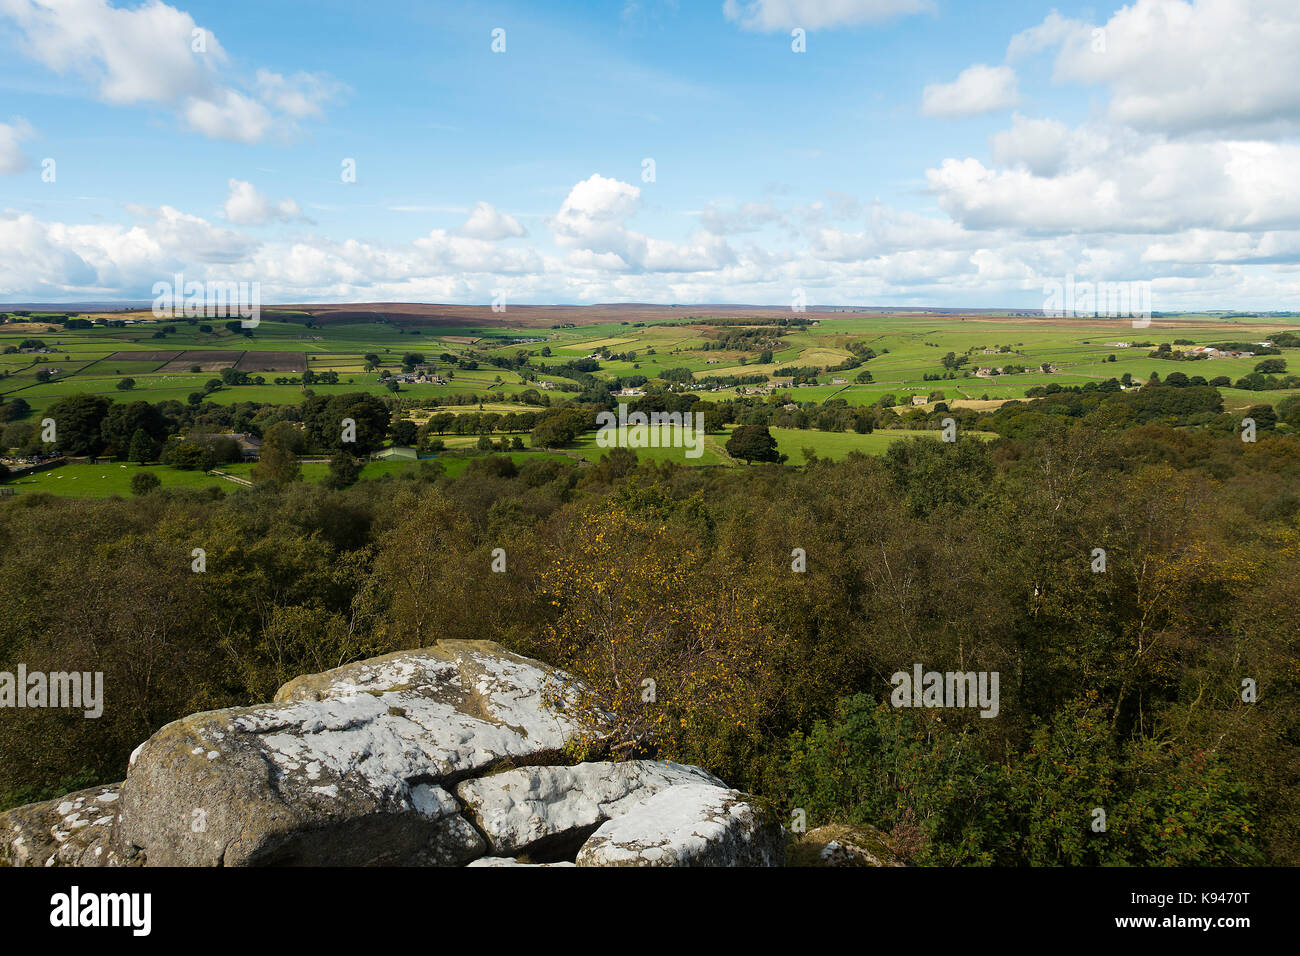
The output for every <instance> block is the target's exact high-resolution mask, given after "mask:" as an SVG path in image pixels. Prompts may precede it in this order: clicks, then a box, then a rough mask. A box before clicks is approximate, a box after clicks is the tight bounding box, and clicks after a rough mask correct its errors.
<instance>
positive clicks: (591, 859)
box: [577, 783, 785, 866]
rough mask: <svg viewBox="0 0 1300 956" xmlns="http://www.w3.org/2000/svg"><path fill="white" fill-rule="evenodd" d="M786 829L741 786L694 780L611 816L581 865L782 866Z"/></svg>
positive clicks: (587, 845)
mask: <svg viewBox="0 0 1300 956" xmlns="http://www.w3.org/2000/svg"><path fill="white" fill-rule="evenodd" d="M784 857H785V831H784V830H783V829H782V828H781V825H780V824H779V823H777V822H775V820H774V819H771V818H770V817H769V815H768V814H767V813H765V812H763V811H762V810H761V809H759V808H758V807H756V806H754V805H753V804H752V803H750V802H748V801H747V799H746V798H745V796H744V795H743V794H742V793H740V792H739V791H737V790H728V789H726V788H724V787H717V786H712V785H710V784H704V783H688V784H682V785H679V786H675V787H669V788H668V789H667V790H661V791H660V792H659V793H656V794H655V795H654V796H652V797H649V798H648V799H646V800H643V801H641V802H640V803H638V804H636V805H635V806H633V807H631V808H630V809H629V810H628V811H627V812H626V813H624V814H623V815H622V816H620V817H616V818H614V819H612V820H608V821H606V822H605V823H603V824H601V825H600V828H599V829H597V830H596V832H595V833H593V834H592V835H591V838H590V839H588V840H587V842H586V843H584V844H583V846H582V849H581V850H579V851H578V859H577V863H578V866H780V865H782V863H783V862H784Z"/></svg>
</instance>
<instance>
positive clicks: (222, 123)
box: [184, 90, 275, 143]
mask: <svg viewBox="0 0 1300 956" xmlns="http://www.w3.org/2000/svg"><path fill="white" fill-rule="evenodd" d="M184 115H185V122H186V123H187V124H188V125H189V127H190V128H191V129H193V130H196V131H198V132H200V133H202V134H203V135H204V136H207V137H209V138H211V139H229V140H234V141H235V142H239V143H258V142H261V141H262V139H264V138H265V137H266V134H267V133H268V132H269V131H270V130H271V128H272V126H273V125H274V123H275V120H274V118H273V117H272V116H271V113H270V111H269V110H268V109H267V108H266V107H265V106H263V105H262V104H261V103H258V102H257V101H256V100H251V99H249V98H248V97H247V96H244V95H243V94H242V93H236V92H235V91H234V90H222V91H221V92H220V93H219V94H218V95H217V96H216V97H214V98H212V99H202V98H199V97H192V98H191V99H190V100H189V101H188V102H187V103H186V104H185V111H184Z"/></svg>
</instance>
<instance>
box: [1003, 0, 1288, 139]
mask: <svg viewBox="0 0 1300 956" xmlns="http://www.w3.org/2000/svg"><path fill="white" fill-rule="evenodd" d="M1096 29H1097V28H1095V27H1094V26H1093V25H1091V24H1087V23H1083V22H1081V21H1077V20H1066V19H1063V18H1061V17H1059V16H1057V15H1056V14H1053V15H1052V16H1050V17H1048V18H1047V19H1046V20H1045V21H1044V22H1043V23H1042V24H1040V25H1039V26H1037V27H1034V28H1032V29H1031V30H1027V31H1025V32H1024V33H1021V34H1019V35H1017V36H1016V37H1015V38H1013V40H1012V41H1011V45H1010V47H1009V48H1008V55H1009V56H1013V57H1014V56H1019V55H1022V54H1024V53H1026V52H1031V51H1033V50H1035V49H1043V48H1047V47H1058V48H1059V50H1058V54H1057V57H1056V62H1055V71H1054V78H1055V79H1056V80H1057V81H1058V82H1063V83H1067V82H1075V83H1084V84H1099V85H1105V86H1108V87H1109V88H1110V91H1111V100H1110V111H1109V115H1110V118H1111V119H1112V121H1114V122H1116V123H1122V124H1127V125H1130V126H1134V127H1137V128H1139V129H1146V130H1161V131H1166V132H1172V133H1188V132H1199V131H1219V132H1229V133H1232V134H1233V135H1237V136H1240V135H1242V134H1243V133H1247V134H1256V133H1260V132H1267V131H1269V130H1275V131H1279V130H1280V131H1294V130H1296V129H1300V83H1297V82H1296V77H1297V76H1300V6H1298V5H1297V4H1296V3H1295V0H1194V2H1185V0H1136V2H1134V3H1132V4H1131V5H1128V6H1124V7H1122V8H1121V9H1120V10H1119V11H1118V12H1116V13H1115V14H1114V15H1113V16H1112V17H1111V18H1110V20H1109V21H1108V22H1107V23H1105V24H1104V26H1103V27H1101V28H1100V30H1101V32H1100V33H1095V32H1094V31H1095V30H1096Z"/></svg>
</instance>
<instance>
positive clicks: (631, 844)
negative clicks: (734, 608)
mask: <svg viewBox="0 0 1300 956" xmlns="http://www.w3.org/2000/svg"><path fill="white" fill-rule="evenodd" d="M582 700H583V695H582V693H581V688H580V687H579V686H578V685H577V684H575V682H574V681H573V680H572V679H571V678H570V677H569V676H568V675H566V674H564V673H563V672H560V671H556V670H554V669H552V668H550V667H548V666H546V665H545V664H542V663H540V662H538V661H534V660H530V659H528V658H525V657H521V656H519V655H517V654H513V653H511V652H509V651H507V650H506V649H505V648H503V647H501V646H500V645H498V644H495V643H493V642H490V641H442V642H439V643H438V644H437V645H435V646H434V647H429V648H423V649H421V650H416V651H405V652H401V653H397V654H389V655H386V656H384V657H378V658H373V659H371V660H366V661H360V662H358V663H355V664H349V665H346V666H344V667H340V668H336V669H334V670H331V671H326V672H324V673H321V674H310V675H305V676H302V677H298V678H295V679H294V680H292V681H290V682H289V683H287V684H285V685H284V686H283V687H281V688H280V690H279V691H277V693H276V694H275V697H274V699H273V700H272V701H271V702H269V703H266V704H260V705H255V706H252V707H237V708H229V709H226V710H218V711H209V712H205V713H199V714H193V715H191V716H189V717H185V718H182V719H181V720H178V721H175V722H173V723H171V724H168V725H167V726H165V727H163V728H162V729H161V730H159V731H158V732H157V733H155V734H154V735H153V736H152V737H150V738H149V740H147V741H145V742H144V743H143V744H142V745H141V746H140V747H139V748H137V749H136V751H135V753H133V754H132V755H131V761H130V766H129V769H128V772H127V776H126V780H125V781H124V782H123V783H121V784H118V785H113V786H110V787H101V788H93V789H92V790H88V791H81V792H79V793H77V794H70V795H69V796H67V797H65V798H62V799H61V800H59V801H49V802H47V803H44V804H33V805H31V806H27V807H19V808H17V809H15V810H11V811H9V812H7V813H4V814H0V841H2V842H0V863H8V864H10V865H20V866H21V865H38V866H41V865H106V866H116V865H141V864H143V865H149V866H258V865H399V866H430V865H437V866H449V865H450V866H454V865H465V864H468V863H471V862H475V863H476V865H482V866H496V865H520V864H527V863H536V864H546V863H573V862H576V863H577V864H578V865H592V866H604V865H656V866H662V865H771V864H774V863H779V862H780V861H781V859H782V857H783V853H784V832H783V831H782V829H781V827H780V826H779V825H778V824H776V823H775V822H773V821H772V820H770V818H769V815H767V814H764V813H762V812H760V811H759V810H758V809H757V806H756V804H755V802H754V801H753V800H752V799H751V798H747V797H745V796H744V795H743V794H740V793H738V792H737V791H734V790H730V789H728V788H727V787H726V785H725V784H724V783H722V781H720V780H718V779H717V778H715V777H713V776H711V775H710V774H708V773H706V772H705V771H703V770H701V769H699V768H698V767H687V766H684V765H681V764H673V763H665V762H659V761H642V760H633V761H625V762H593V761H588V762H583V763H575V758H574V757H573V756H572V755H574V754H577V753H585V754H588V755H594V756H599V755H600V754H602V753H604V752H605V747H606V745H607V743H608V740H609V737H610V735H611V733H612V732H613V729H614V728H613V722H612V720H611V719H610V718H609V717H608V715H603V714H599V713H595V714H593V713H591V712H590V711H589V709H586V708H583V707H582V706H580V705H581V701H582ZM638 821H640V823H638ZM638 826H640V827H641V829H640V830H638V829H637V827H638Z"/></svg>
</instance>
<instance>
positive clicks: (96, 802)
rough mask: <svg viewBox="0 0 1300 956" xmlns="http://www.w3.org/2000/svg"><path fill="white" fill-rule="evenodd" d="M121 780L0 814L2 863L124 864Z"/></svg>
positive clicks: (51, 864) (41, 864)
mask: <svg viewBox="0 0 1300 956" xmlns="http://www.w3.org/2000/svg"><path fill="white" fill-rule="evenodd" d="M121 786H122V785H121V784H120V783H114V784H109V785H107V786H102V787H91V788H89V789H87V790H78V791H77V792H76V793H70V794H68V795H67V796H66V797H59V798H58V799H57V800H46V801H45V802H44V803H32V804H28V805H27V806H25V807H16V808H14V809H13V810H9V811H8V812H6V813H0V865H3V866H119V865H121V860H120V859H119V857H118V854H117V852H116V850H115V849H114V847H113V828H114V827H115V826H116V825H117V821H118V816H119V811H120V809H121V800H120V799H119V790H120V788H121Z"/></svg>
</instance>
